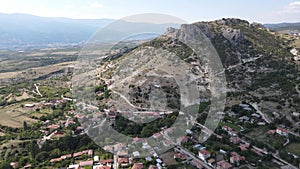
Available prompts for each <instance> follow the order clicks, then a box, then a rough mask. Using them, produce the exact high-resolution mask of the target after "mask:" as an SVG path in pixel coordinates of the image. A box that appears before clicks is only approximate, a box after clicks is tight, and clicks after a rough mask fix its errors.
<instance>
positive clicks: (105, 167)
mask: <svg viewBox="0 0 300 169" xmlns="http://www.w3.org/2000/svg"><path fill="white" fill-rule="evenodd" d="M111 168H112V167H111V166H93V169H111Z"/></svg>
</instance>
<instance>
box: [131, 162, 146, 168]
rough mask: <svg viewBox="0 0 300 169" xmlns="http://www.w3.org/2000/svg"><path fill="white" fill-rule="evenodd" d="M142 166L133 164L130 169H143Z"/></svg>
mask: <svg viewBox="0 0 300 169" xmlns="http://www.w3.org/2000/svg"><path fill="white" fill-rule="evenodd" d="M143 167H144V164H143V163H135V164H133V166H132V168H131V169H143Z"/></svg>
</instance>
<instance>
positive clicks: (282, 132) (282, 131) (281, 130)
mask: <svg viewBox="0 0 300 169" xmlns="http://www.w3.org/2000/svg"><path fill="white" fill-rule="evenodd" d="M276 133H277V134H279V135H281V136H285V137H287V136H289V131H288V130H286V129H284V128H280V127H278V128H277V129H276Z"/></svg>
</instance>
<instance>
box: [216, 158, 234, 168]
mask: <svg viewBox="0 0 300 169" xmlns="http://www.w3.org/2000/svg"><path fill="white" fill-rule="evenodd" d="M231 168H232V165H231V164H230V163H228V162H227V161H224V160H222V161H219V162H217V169H231Z"/></svg>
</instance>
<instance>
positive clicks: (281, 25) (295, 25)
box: [264, 22, 300, 31]
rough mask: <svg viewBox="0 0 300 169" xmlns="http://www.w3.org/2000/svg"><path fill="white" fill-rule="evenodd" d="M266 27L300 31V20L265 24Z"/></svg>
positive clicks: (275, 29) (277, 29) (276, 29)
mask: <svg viewBox="0 0 300 169" xmlns="http://www.w3.org/2000/svg"><path fill="white" fill-rule="evenodd" d="M264 26H265V27H266V28H269V29H271V30H274V31H287V30H290V31H293V30H298V31H300V22H298V23H278V24H264Z"/></svg>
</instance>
